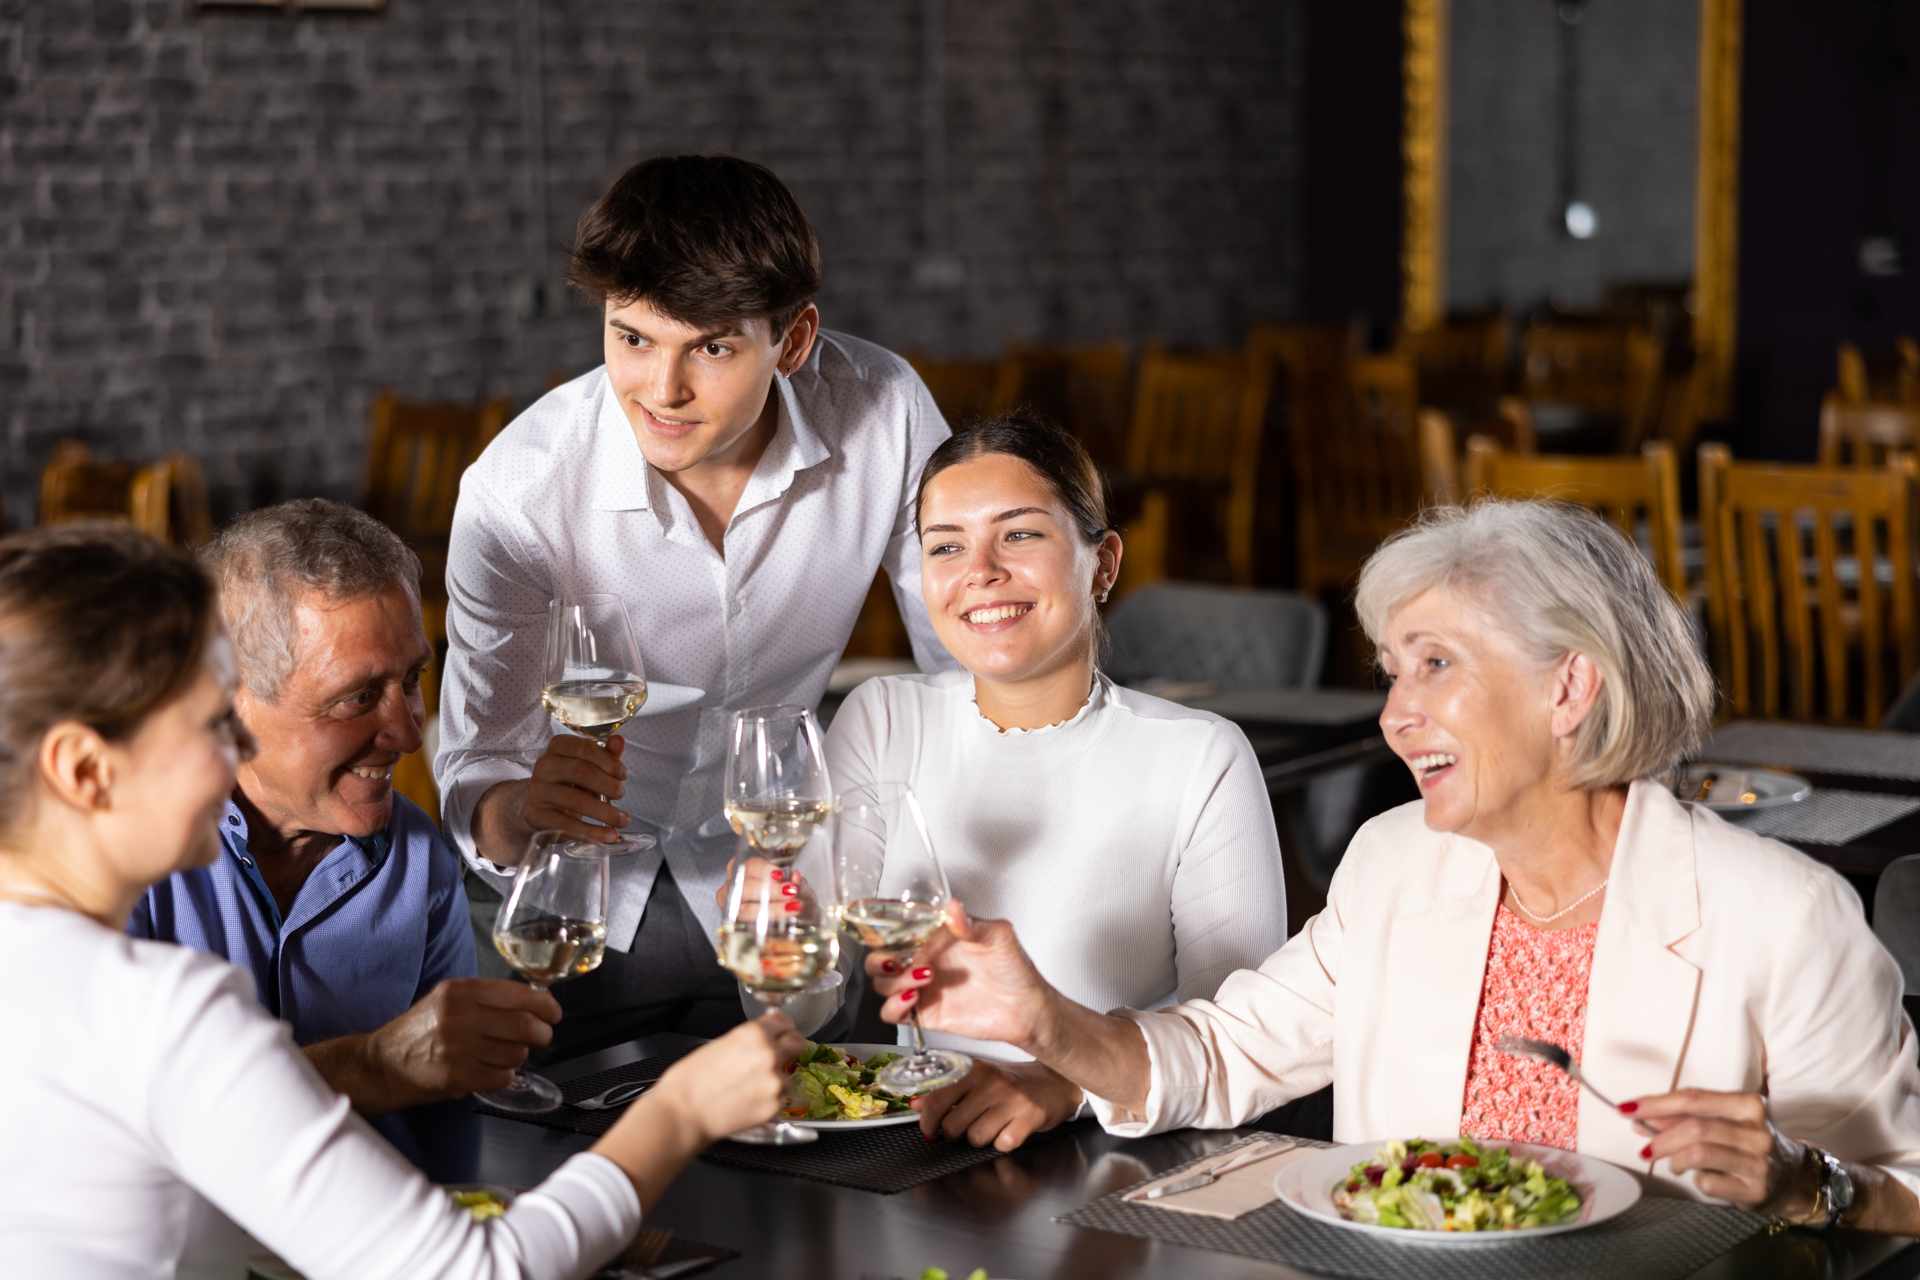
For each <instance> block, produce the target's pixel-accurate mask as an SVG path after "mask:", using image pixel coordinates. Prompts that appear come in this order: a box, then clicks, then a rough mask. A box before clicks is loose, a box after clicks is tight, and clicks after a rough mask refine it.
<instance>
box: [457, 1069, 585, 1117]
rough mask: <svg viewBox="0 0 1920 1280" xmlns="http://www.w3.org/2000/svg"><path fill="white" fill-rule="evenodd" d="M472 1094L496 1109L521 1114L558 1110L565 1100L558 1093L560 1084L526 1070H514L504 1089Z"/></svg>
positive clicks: (534, 1114) (537, 1113)
mask: <svg viewBox="0 0 1920 1280" xmlns="http://www.w3.org/2000/svg"><path fill="white" fill-rule="evenodd" d="M473 1096H474V1097H476V1098H478V1099H479V1100H480V1101H482V1102H484V1103H486V1104H487V1105H488V1106H490V1107H493V1108H495V1109H497V1110H500V1111H512V1112H516V1113H518V1114H520V1115H523V1116H537V1115H543V1114H545V1113H546V1112H548V1111H558V1110H559V1109H560V1104H561V1103H562V1102H563V1101H565V1099H564V1098H563V1097H562V1096H561V1094H560V1086H558V1085H556V1084H555V1083H554V1082H553V1081H551V1080H549V1079H547V1078H546V1077H545V1076H536V1075H533V1074H532V1073H531V1072H526V1071H519V1072H515V1073H514V1077H513V1083H512V1084H509V1085H508V1086H507V1087H506V1088H504V1089H490V1090H488V1091H487V1092H486V1093H476V1094H475V1095H473Z"/></svg>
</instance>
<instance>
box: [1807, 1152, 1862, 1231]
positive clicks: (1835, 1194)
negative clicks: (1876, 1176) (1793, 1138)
mask: <svg viewBox="0 0 1920 1280" xmlns="http://www.w3.org/2000/svg"><path fill="white" fill-rule="evenodd" d="M1813 1154H1814V1155H1816V1156H1818V1157H1819V1158H1820V1190H1819V1193H1818V1194H1817V1195H1816V1197H1815V1199H1814V1202H1813V1207H1814V1213H1815V1214H1816V1215H1818V1216H1819V1217H1820V1218H1824V1219H1825V1221H1824V1222H1821V1223H1820V1226H1821V1228H1822V1229H1823V1230H1826V1231H1831V1230H1833V1229H1834V1227H1836V1226H1838V1225H1839V1224H1840V1219H1842V1218H1844V1217H1845V1216H1846V1214H1847V1210H1849V1209H1851V1208H1853V1175H1852V1174H1850V1173H1848V1172H1847V1166H1846V1165H1845V1164H1843V1163H1841V1162H1840V1161H1839V1160H1838V1159H1836V1158H1835V1157H1834V1155H1833V1153H1832V1152H1830V1151H1822V1150H1821V1149H1820V1148H1819V1147H1814V1148H1813Z"/></svg>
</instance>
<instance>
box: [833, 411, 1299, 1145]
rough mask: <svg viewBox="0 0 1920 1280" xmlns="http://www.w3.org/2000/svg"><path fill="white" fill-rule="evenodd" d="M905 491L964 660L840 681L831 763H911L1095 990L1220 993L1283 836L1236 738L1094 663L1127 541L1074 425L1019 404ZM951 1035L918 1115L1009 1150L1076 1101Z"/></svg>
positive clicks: (910, 774) (1031, 933) (948, 834)
mask: <svg viewBox="0 0 1920 1280" xmlns="http://www.w3.org/2000/svg"><path fill="white" fill-rule="evenodd" d="M917 513H918V523H919V532H920V554H921V564H920V576H921V589H922V592H923V594H924V596H925V599H926V605H927V613H928V615H929V617H930V618H931V619H932V622H933V628H934V631H935V633H936V634H937V635H938V636H939V637H940V640H941V642H942V643H943V644H945V645H946V647H947V651H948V652H949V653H951V654H952V655H953V656H954V658H955V659H956V660H958V661H959V663H960V665H961V668H962V670H960V671H954V672H945V673H942V674H938V675H916V676H897V677H888V678H885V679H880V680H873V681H869V682H868V683H867V684H865V685H862V686H861V687H860V688H858V689H856V690H854V692H853V694H852V695H851V696H850V697H849V698H848V699H847V701H846V704H845V705H844V706H842V707H841V708H840V711H839V713H838V714H837V715H836V716H835V717H834V721H833V725H832V728H831V730H830V731H829V733H828V736H827V755H828V766H829V769H830V771H831V772H832V775H833V779H834V782H835V784H836V785H837V786H839V787H841V788H842V789H845V788H847V787H852V786H860V785H863V784H866V783H869V782H873V781H875V780H879V779H886V780H889V781H906V782H908V783H910V784H911V785H912V787H913V788H914V791H915V793H916V794H917V795H918V796H919V798H920V801H921V806H922V808H923V810H924V811H925V813H926V817H927V820H928V822H929V824H930V826H931V834H932V839H933V841H934V844H935V846H936V847H937V849H938V850H939V854H940V859H941V863H942V865H943V866H944V867H945V869H946V872H947V878H948V880H949V882H950V884H951V886H952V889H953V891H954V893H955V894H956V895H958V896H960V897H963V898H964V899H965V900H966V901H967V902H968V903H969V904H974V903H980V904H985V903H992V904H993V905H992V906H991V907H987V906H984V905H983V906H981V907H980V908H979V909H981V910H991V911H993V912H994V913H995V914H1005V915H1009V916H1012V917H1014V918H1016V919H1018V920H1019V921H1020V922H1021V923H1020V930H1021V936H1022V937H1024V938H1027V939H1028V940H1029V943H1030V945H1031V946H1032V947H1033V949H1034V956H1035V960H1036V962H1037V963H1039V965H1040V966H1041V969H1042V970H1043V971H1044V972H1045V973H1047V974H1048V976H1049V977H1050V978H1052V979H1053V980H1054V981H1055V982H1057V983H1059V984H1060V986H1061V988H1062V989H1063V990H1071V991H1073V992H1075V993H1076V995H1075V998H1076V999H1079V1000H1083V1001H1086V1002H1088V1003H1090V1004H1092V1005H1093V1006H1094V1007H1096V1008H1110V1007H1112V1006H1114V1005H1116V1004H1136V1003H1137V1004H1145V1005H1149V1006H1151V1005H1155V1004H1160V1003H1164V1002H1166V1001H1168V1000H1170V999H1176V998H1182V997H1185V996H1188V995H1198V994H1201V993H1203V992H1206V991H1210V990H1211V989H1212V988H1213V986H1214V985H1215V984H1217V983H1218V981H1219V980H1220V979H1221V978H1223V977H1224V976H1225V975H1226V974H1227V973H1228V972H1230V971H1231V970H1232V969H1233V968H1235V967H1236V966H1240V965H1246V964H1252V963H1255V962H1257V960H1258V959H1259V958H1260V957H1261V956H1262V955H1264V954H1266V953H1267V952H1268V951H1270V950H1271V949H1272V948H1274V947H1276V946H1278V945H1279V944H1280V942H1281V941H1282V940H1283V939H1284V938H1285V936H1286V919H1287V912H1286V899H1285V891H1284V889H1283V888H1282V884H1281V875H1280V851H1279V843H1278V840H1277V838H1276V836H1275V834H1274V825H1273V811H1272V809H1271V807H1270V806H1269V804H1268V801H1267V795H1266V786H1265V783H1264V781H1263V780H1262V778H1261V774H1260V770H1259V768H1258V767H1257V765H1256V764H1255V762H1254V757H1253V752H1252V750H1251V748H1250V747H1248V745H1247V741H1246V738H1245V737H1244V735H1242V734H1241V732H1240V731H1239V730H1238V729H1237V728H1235V727H1234V726H1233V725H1232V724H1230V723H1228V722H1227V721H1225V720H1222V719H1220V718H1219V717H1217V716H1214V715H1210V714H1208V713H1206V712H1201V711H1193V710H1190V709H1188V708H1186V707H1182V706H1179V705H1177V704H1175V703H1171V702H1166V701H1163V700H1161V699H1159V698H1152V697H1148V696H1146V695H1145V694H1141V693H1137V692H1135V691H1133V690H1131V689H1123V688H1119V687H1116V686H1115V685H1114V684H1113V683H1112V682H1111V681H1110V680H1108V679H1107V678H1106V677H1105V676H1104V675H1102V674H1101V673H1100V671H1099V662H1098V658H1099V643H1100V636H1101V632H1100V621H1099V607H1098V606H1099V603H1100V601H1102V600H1103V599H1105V597H1106V594H1107V592H1108V590H1109V589H1111V587H1112V585H1113V579H1114V574H1115V573H1116V572H1117V571H1118V570H1119V567H1120V557H1121V551H1122V548H1121V545H1120V536H1119V535H1118V534H1117V533H1115V532H1114V531H1113V530H1112V529H1110V528H1109V527H1108V524H1107V512H1106V500H1105V496H1104V493H1103V491H1102V486H1101V482H1100V476H1099V472H1098V471H1097V470H1096V469H1095V468H1094V465H1093V463H1092V461H1091V460H1090V459H1089V458H1088V457H1087V454H1086V451H1085V449H1083V448H1082V447H1081V446H1080V443H1079V442H1078V441H1077V440H1075V439H1074V438H1073V437H1072V436H1070V435H1068V434H1067V433H1066V432H1064V431H1062V430H1060V429H1059V428H1057V427H1054V426H1051V425H1049V424H1047V423H1044V422H1040V421H1037V420H1034V419H1031V418H1026V417H1007V418H999V419H994V420H990V421H987V422H982V423H978V424H975V425H973V426H971V427H968V428H966V429H965V430H962V431H961V432H959V433H958V434H956V435H955V436H954V437H953V438H952V439H951V440H949V441H948V442H947V443H945V444H943V445H942V446H941V447H940V448H939V449H937V450H935V451H934V454H933V456H932V458H930V459H929V460H928V463H927V467H926V470H925V471H924V472H923V473H922V476H921V480H920V492H919V500H918V504H917ZM883 959H884V958H883ZM903 961H904V957H899V958H896V959H894V961H893V963H895V964H896V965H898V964H900V963H902V962H903ZM931 1038H933V1039H936V1040H939V1039H941V1037H937V1036H936V1037H931ZM945 1039H946V1040H947V1041H948V1042H951V1043H954V1044H955V1045H956V1046H957V1047H961V1048H964V1049H965V1050H967V1051H968V1052H969V1053H970V1054H971V1055H972V1056H973V1057H974V1058H975V1061H976V1064H977V1065H976V1069H975V1071H974V1073H973V1075H972V1076H970V1077H969V1078H968V1079H967V1080H965V1081H963V1082H962V1083H961V1084H959V1085H955V1086H953V1087H951V1088H949V1089H944V1090H941V1091H939V1092H936V1093H933V1094H930V1095H928V1096H927V1097H926V1098H924V1099H921V1100H920V1101H918V1102H916V1104H915V1106H916V1107H917V1108H918V1109H919V1111H920V1113H921V1126H922V1128H923V1129H924V1130H925V1131H926V1132H927V1133H929V1134H932V1133H934V1132H936V1131H943V1132H945V1133H946V1134H948V1135H949V1136H951V1137H960V1136H962V1135H964V1136H966V1137H967V1138H969V1139H970V1140H971V1141H973V1142H974V1143H976V1144H980V1145H984V1144H987V1143H993V1144H995V1145H997V1146H999V1147H1001V1148H1002V1149H1003V1150H1004V1149H1011V1148H1012V1147H1014V1146H1017V1145H1019V1144H1020V1143H1021V1142H1022V1141H1024V1140H1025V1139H1026V1137H1027V1136H1028V1135H1029V1134H1031V1133H1033V1132H1036V1131H1038V1130H1040V1129H1044V1128H1047V1127H1050V1126H1051V1125H1054V1124H1057V1123H1059V1122H1060V1121H1061V1120H1062V1119H1065V1118H1066V1117H1068V1116H1071V1115H1072V1114H1073V1113H1074V1111H1075V1110H1076V1109H1077V1108H1078V1107H1079V1105H1080V1102H1081V1096H1080V1092H1079V1090H1078V1089H1077V1088H1075V1087H1073V1086H1072V1085H1070V1084H1069V1083H1068V1082H1067V1081H1066V1080H1064V1079H1063V1078H1062V1077H1060V1076H1059V1075H1056V1074H1055V1073H1054V1072H1052V1071H1049V1070H1048V1069H1046V1068H1044V1067H1041V1066H1039V1065H1038V1064H1035V1063H1032V1062H1025V1061H1021V1059H1023V1058H1024V1056H1025V1055H1023V1054H1020V1053H1019V1052H1017V1051H1015V1050H1012V1049H1011V1048H1010V1047H1009V1046H1007V1045H1005V1044H996V1043H991V1042H987V1043H982V1042H977V1041H971V1040H966V1041H963V1040H959V1039H958V1038H957V1037H946V1038H945Z"/></svg>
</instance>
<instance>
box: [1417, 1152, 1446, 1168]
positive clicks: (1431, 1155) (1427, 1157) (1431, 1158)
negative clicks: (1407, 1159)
mask: <svg viewBox="0 0 1920 1280" xmlns="http://www.w3.org/2000/svg"><path fill="white" fill-rule="evenodd" d="M1446 1162H1447V1158H1446V1157H1445V1156H1443V1155H1441V1154H1440V1153H1439V1152H1438V1151H1422V1152H1421V1153H1420V1154H1419V1155H1418V1156H1416V1157H1414V1161H1413V1163H1414V1164H1415V1165H1417V1166H1418V1167H1420V1168H1422V1169H1438V1168H1439V1167H1440V1166H1441V1165H1443V1164H1445V1163H1446Z"/></svg>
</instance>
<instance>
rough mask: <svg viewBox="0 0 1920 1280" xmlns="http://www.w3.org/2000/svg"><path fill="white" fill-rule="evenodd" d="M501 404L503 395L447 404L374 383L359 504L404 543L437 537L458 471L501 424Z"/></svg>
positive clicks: (442, 533) (447, 521) (445, 527)
mask: <svg viewBox="0 0 1920 1280" xmlns="http://www.w3.org/2000/svg"><path fill="white" fill-rule="evenodd" d="M508 411H509V405H508V402H507V401H506V400H505V399H499V400H489V401H487V402H486V403H484V404H454V403H447V402H439V401H424V400H402V399H401V398H400V397H398V396H396V395H394V394H393V392H391V391H382V392H381V393H380V394H379V395H377V396H375V397H374V401H373V415H372V416H373V431H372V435H371V437H370V438H369V440H368V443H367V494H366V506H367V510H368V511H369V512H371V513H372V514H373V515H374V516H376V517H378V518H379V519H380V520H382V521H385V522H386V524H387V527H388V528H390V529H392V530H393V531H394V532H395V533H397V534H399V535H400V536H401V537H402V538H404V539H405V540H406V541H407V542H409V543H416V542H425V543H429V544H432V543H435V542H444V541H445V539H446V537H447V535H448V534H449V533H450V532H451V531H452V529H453V504H454V501H455V500H456V499H457V498H458V497H459V495H460V473H461V472H463V471H465V470H466V469H467V467H468V466H469V465H471V464H472V462H473V460H474V459H475V458H477V457H479V456H480V451H481V450H482V449H484V448H486V447H487V442H488V441H490V440H492V439H493V437H494V436H496V435H498V434H499V432H500V429H501V428H502V427H504V426H506V425H507V415H508Z"/></svg>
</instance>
